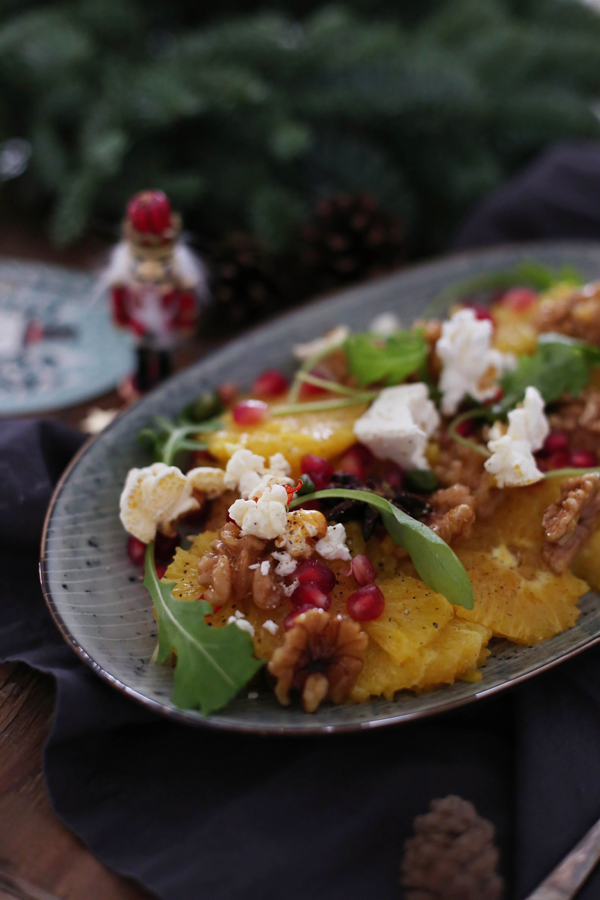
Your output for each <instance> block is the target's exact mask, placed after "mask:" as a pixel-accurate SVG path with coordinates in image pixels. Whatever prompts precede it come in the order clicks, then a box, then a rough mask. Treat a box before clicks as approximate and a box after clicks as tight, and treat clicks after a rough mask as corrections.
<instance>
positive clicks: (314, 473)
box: [300, 453, 333, 491]
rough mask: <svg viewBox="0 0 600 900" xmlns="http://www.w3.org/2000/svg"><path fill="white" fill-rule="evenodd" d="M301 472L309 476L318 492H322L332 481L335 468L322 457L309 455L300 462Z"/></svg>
mask: <svg viewBox="0 0 600 900" xmlns="http://www.w3.org/2000/svg"><path fill="white" fill-rule="evenodd" d="M300 471H301V473H302V474H303V475H308V476H309V478H310V479H311V481H312V483H313V484H314V486H315V487H316V489H317V490H318V491H322V490H323V489H324V488H326V487H327V485H328V484H329V482H330V481H331V476H332V475H333V466H332V465H331V463H330V462H328V461H327V460H326V459H323V457H322V456H315V455H314V453H307V454H306V456H303V457H302V459H301V460H300Z"/></svg>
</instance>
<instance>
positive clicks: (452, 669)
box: [416, 618, 492, 690]
mask: <svg viewBox="0 0 600 900" xmlns="http://www.w3.org/2000/svg"><path fill="white" fill-rule="evenodd" d="M491 636H492V632H491V631H490V630H489V628H485V627H484V626H483V625H476V624H473V623H471V622H462V621H461V620H460V619H458V618H454V619H451V620H450V621H449V622H448V624H447V625H445V626H444V628H443V629H442V630H441V632H440V633H439V634H438V636H437V637H436V638H435V639H434V640H433V641H432V642H431V643H430V644H428V645H427V647H425V648H424V649H423V653H422V656H423V660H424V671H423V675H422V676H421V678H420V680H419V683H418V684H417V685H416V687H417V688H418V689H419V690H427V689H429V688H432V687H436V685H439V684H452V683H453V682H455V681H456V679H457V678H458V677H459V676H460V675H462V674H463V673H464V672H466V671H467V670H468V669H473V668H475V667H476V666H477V664H478V663H479V662H480V661H481V660H482V659H484V658H485V657H482V653H481V651H482V650H483V649H484V648H485V646H486V644H487V643H488V641H489V639H490V638H491Z"/></svg>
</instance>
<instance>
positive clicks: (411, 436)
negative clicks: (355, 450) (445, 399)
mask: <svg viewBox="0 0 600 900" xmlns="http://www.w3.org/2000/svg"><path fill="white" fill-rule="evenodd" d="M439 424H440V416H439V413H438V411H437V409H436V408H435V405H434V403H433V402H432V401H431V400H430V399H429V391H428V390H427V385H425V384H423V383H422V382H419V383H418V384H400V385H398V386H397V387H390V388H385V389H384V390H383V391H382V392H381V393H380V395H379V397H378V398H377V400H375V402H374V403H373V404H372V405H371V406H370V407H369V409H368V410H367V411H366V413H365V414H364V415H362V416H361V417H360V419H358V420H357V421H356V422H355V423H354V434H355V435H356V437H357V439H358V440H359V441H360V442H361V444H365V445H366V446H367V447H368V448H369V450H370V451H371V452H372V453H373V454H374V456H376V457H377V459H390V460H392V462H395V463H398V465H400V466H403V467H404V468H405V469H428V468H429V463H428V462H427V460H426V459H425V448H426V447H427V439H428V437H429V436H430V435H431V434H432V433H433V432H434V431H435V429H436V428H437V427H438V425H439Z"/></svg>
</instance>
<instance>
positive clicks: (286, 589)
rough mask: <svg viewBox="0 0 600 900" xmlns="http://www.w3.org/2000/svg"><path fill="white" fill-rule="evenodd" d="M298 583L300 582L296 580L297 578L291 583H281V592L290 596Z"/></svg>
mask: <svg viewBox="0 0 600 900" xmlns="http://www.w3.org/2000/svg"><path fill="white" fill-rule="evenodd" d="M299 584H300V582H299V581H298V579H297V578H294V580H293V581H292V583H291V584H282V585H281V590H282V591H283V593H284V594H285V596H286V597H291V596H292V594H293V593H294V591H295V590H296V588H297V587H298V585H299Z"/></svg>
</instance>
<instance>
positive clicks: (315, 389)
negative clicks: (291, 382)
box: [300, 372, 327, 400]
mask: <svg viewBox="0 0 600 900" xmlns="http://www.w3.org/2000/svg"><path fill="white" fill-rule="evenodd" d="M309 375H314V376H316V377H317V378H327V375H323V373H322V372H309ZM326 393H327V391H326V390H325V388H322V387H319V386H318V385H316V384H309V383H308V381H303V382H302V387H301V388H300V400H308V399H310V398H311V397H319V396H322V395H323V394H326Z"/></svg>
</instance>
